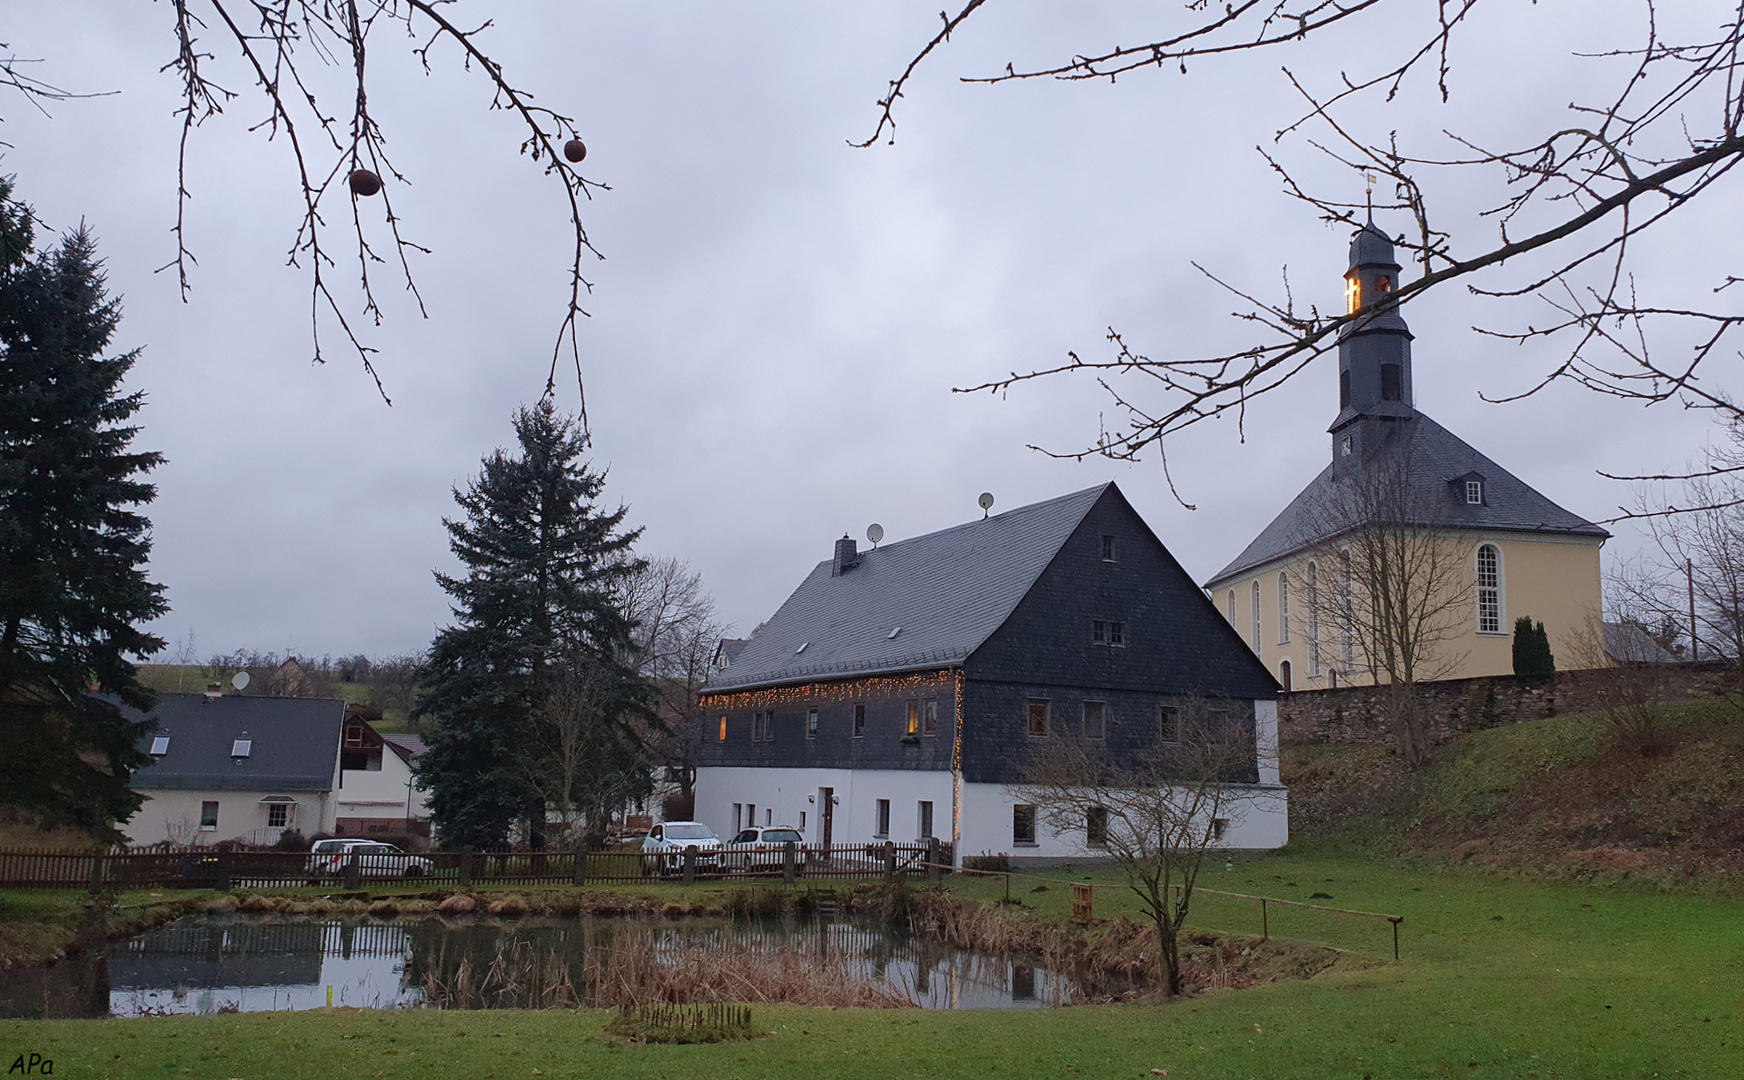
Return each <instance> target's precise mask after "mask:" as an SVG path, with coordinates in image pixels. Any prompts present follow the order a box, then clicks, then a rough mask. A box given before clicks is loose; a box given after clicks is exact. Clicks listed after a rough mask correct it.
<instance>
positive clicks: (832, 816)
mask: <svg viewBox="0 0 1744 1080" xmlns="http://www.w3.org/2000/svg"><path fill="white" fill-rule="evenodd" d="M835 827H836V789H835V788H833V787H821V788H818V842H819V843H821V844H823V846H824V853H825V857H826V858H827V857H828V854H829V849H830V841H831V840H832V839H833V836H834V833H835Z"/></svg>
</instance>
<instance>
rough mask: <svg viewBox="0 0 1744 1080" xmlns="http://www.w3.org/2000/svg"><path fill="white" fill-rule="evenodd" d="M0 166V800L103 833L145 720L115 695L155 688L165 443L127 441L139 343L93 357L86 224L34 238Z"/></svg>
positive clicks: (122, 793) (94, 324) (99, 286)
mask: <svg viewBox="0 0 1744 1080" xmlns="http://www.w3.org/2000/svg"><path fill="white" fill-rule="evenodd" d="M12 190H13V185H12V181H11V180H10V179H5V180H0V746H4V748H5V753H4V754H3V755H0V803H5V804H7V805H9V806H12V807H15V808H18V809H20V810H22V811H24V812H25V813H27V814H29V815H31V816H33V817H35V818H36V819H38V820H39V821H41V822H43V823H45V824H53V825H71V826H73V827H76V828H80V829H84V830H87V831H89V832H91V833H92V834H93V835H94V836H96V837H99V838H104V839H115V838H117V837H118V835H119V834H118V832H117V831H116V829H115V823H116V822H118V821H125V820H126V819H127V818H128V817H130V816H131V815H132V813H133V812H134V811H135V810H136V809H138V807H139V804H140V802H141V801H142V800H141V797H140V796H139V795H137V794H135V793H134V792H133V791H131V790H130V789H129V788H128V780H129V779H130V777H131V776H132V773H133V771H134V770H136V769H137V768H139V767H140V766H141V765H142V764H144V763H145V761H146V757H145V755H144V754H143V753H142V752H141V750H140V747H139V741H140V738H141V737H142V736H143V735H144V734H146V732H147V731H148V730H149V725H148V724H147V723H145V722H143V721H132V720H129V719H128V718H127V717H126V716H125V715H124V714H123V712H122V710H121V708H120V707H118V705H117V704H116V703H117V702H120V703H122V704H125V705H128V706H132V707H134V708H137V709H146V708H149V707H150V705H151V695H150V693H149V691H147V690H146V689H145V688H144V687H142V686H141V685H140V684H139V681H138V679H137V677H136V676H137V672H136V671H135V669H134V666H133V664H132V662H131V660H130V658H135V657H137V658H143V657H146V656H150V655H151V654H153V653H155V652H157V651H158V650H159V649H161V648H163V641H162V640H161V639H159V638H157V637H154V636H153V635H151V634H149V633H146V632H145V631H144V630H142V629H140V626H139V624H140V623H143V622H145V621H147V620H149V619H152V618H154V617H156V616H158V615H161V614H163V613H164V612H165V611H167V610H168V604H167V603H166V602H165V601H164V596H163V587H162V586H161V585H156V584H153V583H152V582H151V581H149V580H147V578H146V576H145V570H144V567H145V563H146V561H147V558H148V556H149V555H150V553H151V522H150V521H149V520H148V519H147V518H146V517H145V516H144V515H143V514H141V513H139V512H138V508H140V507H143V506H145V505H146V504H147V503H150V502H151V501H152V499H153V498H154V497H155V496H156V489H155V488H154V487H153V486H152V485H151V484H148V483H146V482H144V480H142V479H141V478H140V476H141V474H142V473H145V472H147V471H149V470H150V469H152V468H153V467H155V466H157V465H159V464H161V463H162V461H163V458H162V456H161V455H159V454H156V453H149V452H144V453H142V452H136V451H131V450H130V449H129V447H130V446H131V444H132V442H133V440H134V437H135V436H136V435H137V434H138V432H139V429H138V427H137V426H134V425H132V424H131V423H130V422H129V421H130V420H131V419H132V418H133V416H134V414H135V413H136V412H138V410H139V408H140V406H141V404H143V401H144V395H143V393H141V392H139V391H134V392H133V393H130V394H122V393H121V390H120V387H121V381H122V379H123V378H124V377H125V376H126V375H127V372H128V371H129V369H131V368H132V367H133V364H134V361H135V360H136V359H137V358H138V351H137V350H135V351H132V352H126V353H123V354H121V355H120V356H114V357H108V358H105V357H103V356H102V355H101V354H102V352H103V350H104V349H106V348H107V347H108V345H109V341H110V338H111V337H112V336H113V335H114V333H115V327H116V324H117V323H118V322H119V321H120V318H121V307H120V303H119V301H117V300H115V299H113V298H110V297H109V296H107V295H106V293H105V291H104V282H103V273H102V266H101V263H100V262H99V261H98V260H97V256H96V245H95V242H94V240H93V239H92V237H91V235H90V233H88V232H87V231H85V230H84V229H80V230H79V231H78V232H75V233H72V234H71V235H68V236H66V237H65V238H63V239H62V240H61V241H60V243H58V244H57V245H55V246H54V247H53V248H52V249H50V250H48V251H44V252H41V253H38V254H34V255H33V248H34V233H33V228H32V221H33V220H34V217H33V214H32V212H31V210H30V208H29V207H28V206H25V205H23V204H21V203H18V202H15V201H13V199H12Z"/></svg>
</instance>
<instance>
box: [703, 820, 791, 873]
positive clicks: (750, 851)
mask: <svg viewBox="0 0 1744 1080" xmlns="http://www.w3.org/2000/svg"><path fill="white" fill-rule="evenodd" d="M790 841H791V842H792V843H794V844H803V843H805V837H803V836H801V835H800V834H799V830H798V829H796V828H794V827H793V826H792V825H757V826H754V827H752V828H749V829H741V830H739V833H738V835H737V836H734V837H733V839H732V840H731V841H729V842H728V844H727V846H726V847H725V848H724V849H723V854H722V856H721V862H722V863H723V864H724V865H726V866H728V867H731V868H732V869H735V870H779V869H781V868H782V867H784V866H785V865H786V863H787V845H788V843H789V842H790ZM794 858H795V859H797V860H798V865H800V866H804V865H805V852H803V851H798V852H795V853H794Z"/></svg>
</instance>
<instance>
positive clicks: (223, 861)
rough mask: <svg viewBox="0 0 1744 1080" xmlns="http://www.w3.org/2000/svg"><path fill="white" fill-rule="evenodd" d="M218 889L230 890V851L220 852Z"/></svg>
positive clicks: (221, 890) (220, 890)
mask: <svg viewBox="0 0 1744 1080" xmlns="http://www.w3.org/2000/svg"><path fill="white" fill-rule="evenodd" d="M218 891H219V892H229V891H230V852H228V851H220V852H219V853H218Z"/></svg>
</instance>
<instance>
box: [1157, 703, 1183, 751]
mask: <svg viewBox="0 0 1744 1080" xmlns="http://www.w3.org/2000/svg"><path fill="white" fill-rule="evenodd" d="M1157 741H1158V742H1166V743H1172V742H1180V741H1181V710H1180V709H1178V708H1176V707H1175V706H1173V705H1159V706H1157Z"/></svg>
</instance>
